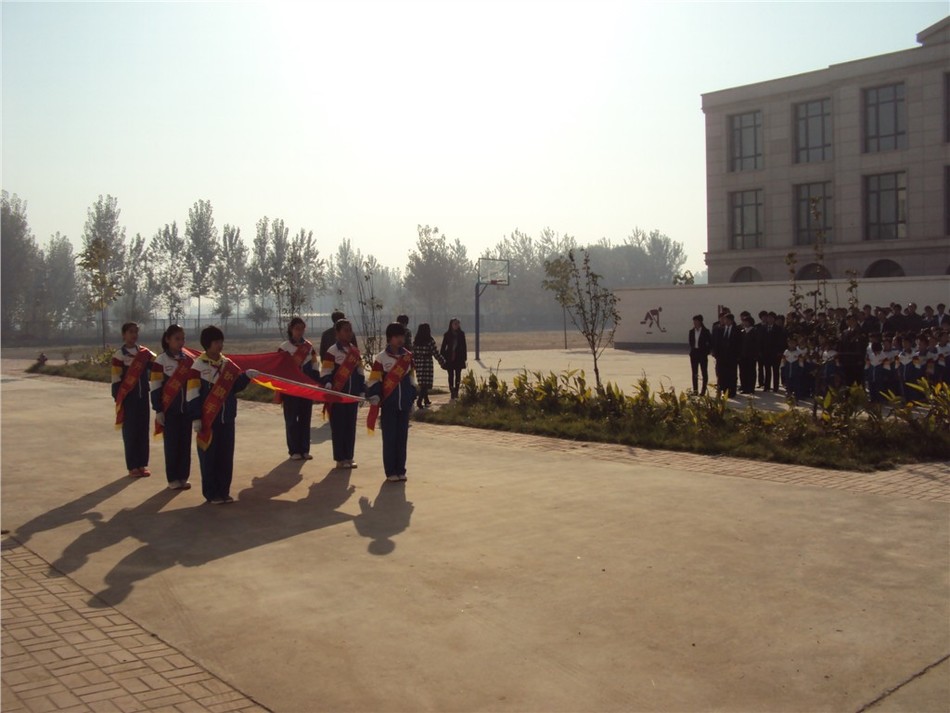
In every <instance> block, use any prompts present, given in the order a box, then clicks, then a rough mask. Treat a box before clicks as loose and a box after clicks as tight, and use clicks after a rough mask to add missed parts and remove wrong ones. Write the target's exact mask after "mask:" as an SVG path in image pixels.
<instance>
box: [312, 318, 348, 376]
mask: <svg viewBox="0 0 950 713" xmlns="http://www.w3.org/2000/svg"><path fill="white" fill-rule="evenodd" d="M334 344H336V327H330V328H329V329H326V330H324V331H323V334H321V335H320V363H321V364H322V363H323V361H324V359H326V358H327V349H329V348H330V347H332V346H333V345H334ZM350 344H352V345H353V346H354V347H356V348H357V349H359V348H360V347H359V345H358V344H357V343H356V335H355V334H354V335H353V341H352V342H350ZM313 378H315V379H316V378H319V377H318V376H317V375H313Z"/></svg>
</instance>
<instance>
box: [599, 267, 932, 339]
mask: <svg viewBox="0 0 950 713" xmlns="http://www.w3.org/2000/svg"><path fill="white" fill-rule="evenodd" d="M827 284H828V298H829V300H830V301H831V304H832V305H833V306H836V307H837V306H841V307H847V306H848V293H847V288H848V281H847V280H829V281H828V283H827ZM813 285H814V283H813V282H803V283H799V287H800V291H801V292H802V293H805V292H808V291H809V290H810V289H812V288H813ZM614 292H615V294H616V295H617V297H618V298H619V299H620V305H619V309H620V315H621V321H620V325H619V327H618V328H617V333H616V335H615V337H614V343H615V345H616V346H617V347H619V348H623V349H630V348H635V347H637V346H641V345H655V344H685V343H686V339H687V332H688V331H689V330H690V329H691V328H692V326H693V322H692V318H693V315H694V314H701V315H703V317H704V318H705V320H706V326H707V327H709V326H711V325H712V323H713V322H714V321H715V320H716V315H717V312H718V307H719V306H720V305H724V306H726V307H729V308H730V309H732V311H733V314H735V315H736V320H737V321H738V317H739V313H740V312H742V311H743V310H748V311H749V312H752V314H753V315H758V312H759V310H762V309H766V310H770V311H774V312H776V313H779V314H785V313H786V312H788V298H789V295H790V291H789V284H788V283H787V282H745V283H732V284H718V285H683V286H670V287H634V288H627V289H618V290H615V291H614ZM806 300H807V298H806ZM858 300H859V303H860V304H861V305H865V304H870V305H872V306H874V307H877V306H887V305H889V304H890V303H891V302H900V303H901V304H904V305H906V304H907V303H908V302H916V303H917V307H918V309H917V311H918V312H919V313H922V312H923V309H924V305H928V304H929V305H931V306H933V307H935V308H936V306H937V304H938V303H940V302H943V303H945V304H947V305H950V276H937V277H895V278H885V279H874V280H859V282H858ZM654 309H656V310H659V317H660V319H659V325H657V324H656V323H654V324H653V325H650V324H649V321H648V323H647V324H641V321H643V320H644V317H645V315H646V314H647V312H649V311H651V310H654ZM755 319H756V321H758V316H756V318H755Z"/></svg>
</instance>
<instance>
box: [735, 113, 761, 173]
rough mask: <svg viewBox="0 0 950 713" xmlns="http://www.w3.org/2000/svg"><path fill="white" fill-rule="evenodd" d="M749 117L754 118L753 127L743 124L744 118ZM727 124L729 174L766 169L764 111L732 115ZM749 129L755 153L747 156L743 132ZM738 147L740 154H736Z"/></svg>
mask: <svg viewBox="0 0 950 713" xmlns="http://www.w3.org/2000/svg"><path fill="white" fill-rule="evenodd" d="M749 116H751V117H753V118H752V126H751V127H749V126H744V125H743V124H742V120H743V118H744V117H749ZM727 122H728V129H729V147H728V150H729V156H728V161H729V172H730V173H741V172H743V171H758V170H761V169H763V168H765V129H764V125H765V121H764V116H763V113H762V110H761V109H753V110H752V111H744V112H742V113H740V114H730V115H729V116H728V118H727ZM749 128H751V129H752V142H753V153H752V154H751V155H747V154H745V153H744V152H743V151H744V149H745V143H744V141H743V131H744V130H747V129H749ZM737 138H738V141H737ZM737 146H738V148H739V151H740V153H738V154H737V153H736V148H737ZM750 160H751V161H752V165H751V166H746V165H745V163H746V162H748V161H750Z"/></svg>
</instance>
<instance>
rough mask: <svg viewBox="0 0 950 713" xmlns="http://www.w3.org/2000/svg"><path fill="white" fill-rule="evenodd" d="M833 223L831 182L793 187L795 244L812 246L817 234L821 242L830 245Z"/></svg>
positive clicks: (815, 241)
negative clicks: (819, 235)
mask: <svg viewBox="0 0 950 713" xmlns="http://www.w3.org/2000/svg"><path fill="white" fill-rule="evenodd" d="M833 222H834V203H833V202H832V197H831V182H830V181H829V182H825V183H804V184H802V185H800V186H795V244H796V245H814V244H815V243H817V242H818V234H819V232H821V233H822V242H823V243H830V242H831V239H832V235H831V226H832V223H833Z"/></svg>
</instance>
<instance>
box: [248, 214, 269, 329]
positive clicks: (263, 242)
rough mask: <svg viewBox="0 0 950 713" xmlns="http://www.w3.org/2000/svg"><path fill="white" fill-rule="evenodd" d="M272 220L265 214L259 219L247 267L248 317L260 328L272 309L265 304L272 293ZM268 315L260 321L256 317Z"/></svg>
mask: <svg viewBox="0 0 950 713" xmlns="http://www.w3.org/2000/svg"><path fill="white" fill-rule="evenodd" d="M269 228H270V221H269V220H268V218H267V216H264V217H263V218H261V219H260V220H259V221H257V226H256V230H255V233H254V242H253V243H252V245H251V262H250V264H249V265H248V268H247V296H248V301H249V302H250V304H249V305H248V317H250V318H251V320H252V321H253V322H254V323H255V324H256V325H257V327H258V328H260V326H261V325H262V324H263V323H264V322H266V321H267V320H268V319H270V310H268V309H267V307H266V305H265V304H264V303H265V301H266V299H267V295H268V294H269V293H270V289H271V285H270V263H269V261H268V253H269V252H270V232H269ZM262 314H263V315H266V316H265V317H264V319H263V321H260V322H259V321H258V320H257V319H255V316H256V317H260V316H261V315H262Z"/></svg>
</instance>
